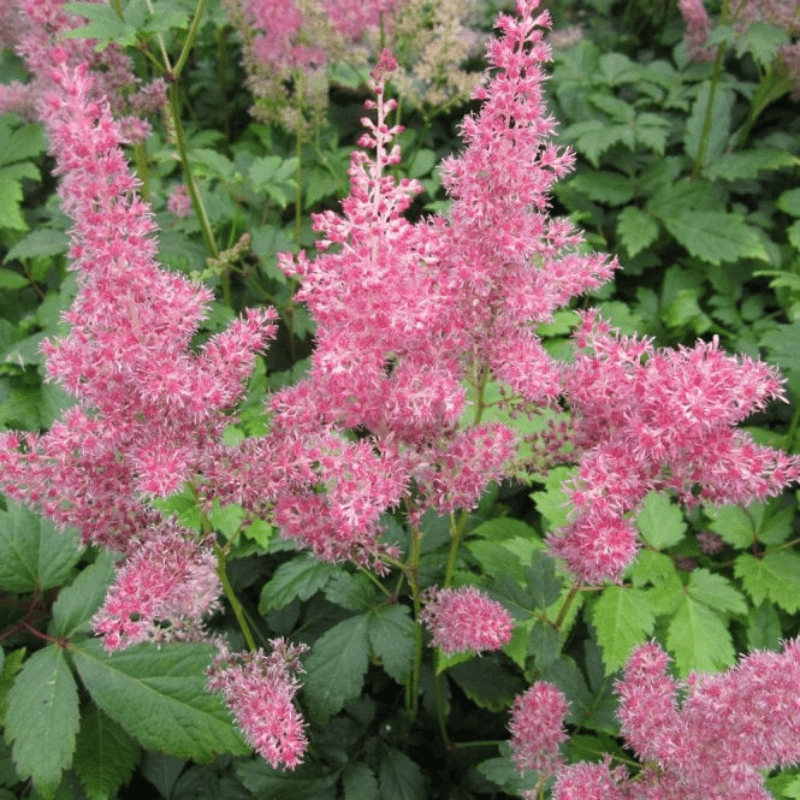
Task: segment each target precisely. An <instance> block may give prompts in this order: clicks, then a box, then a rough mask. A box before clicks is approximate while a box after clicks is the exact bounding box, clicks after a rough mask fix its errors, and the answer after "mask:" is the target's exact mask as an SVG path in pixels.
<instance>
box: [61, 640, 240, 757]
mask: <svg viewBox="0 0 800 800" xmlns="http://www.w3.org/2000/svg"><path fill="white" fill-rule="evenodd" d="M213 653H214V648H213V647H212V646H211V645H206V644H185V643H176V644H167V645H162V647H161V648H160V649H156V648H155V647H153V646H152V645H149V644H143V645H139V646H137V647H132V648H130V649H129V650H126V651H125V652H122V653H115V654H113V655H108V654H107V653H106V652H105V651H104V650H103V648H102V645H101V644H100V642H99V641H97V640H94V639H89V640H87V641H84V642H80V643H79V644H77V643H73V644H72V645H71V647H70V655H71V657H72V660H73V662H74V664H75V667H76V668H77V670H78V673H79V674H80V676H81V679H82V680H83V683H84V684H85V686H86V688H87V690H88V691H89V694H90V695H91V696H92V698H93V699H94V701H95V703H97V705H98V706H99V707H100V708H101V709H102V710H103V711H105V713H106V714H108V716H109V717H111V719H113V720H115V721H116V722H118V723H119V724H120V725H122V727H123V728H124V729H125V730H126V731H127V733H129V734H131V736H134V737H135V738H136V739H138V740H139V742H140V743H141V744H142V745H143V746H144V747H147V748H150V749H152V750H160V751H161V752H164V753H168V754H169V755H173V756H177V757H178V758H187V759H189V758H191V759H194V760H195V761H210V760H211V759H212V758H213V757H214V756H215V755H216V754H219V753H233V754H235V755H246V754H247V753H249V752H250V748H249V747H248V746H247V744H245V742H244V740H243V739H242V737H241V734H239V732H238V731H237V730H236V728H235V727H234V725H233V721H232V719H231V716H230V713H229V712H228V710H227V709H226V708H225V707H224V705H223V703H222V700H220V698H219V697H217V696H216V695H212V694H210V693H209V692H207V691H206V669H207V667H208V665H209V662H210V661H211V657H212V655H213Z"/></svg>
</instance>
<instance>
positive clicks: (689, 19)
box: [678, 0, 717, 61]
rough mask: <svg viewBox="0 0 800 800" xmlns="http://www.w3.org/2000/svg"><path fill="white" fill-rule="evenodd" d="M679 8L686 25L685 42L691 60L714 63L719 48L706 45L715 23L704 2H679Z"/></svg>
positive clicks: (687, 0) (694, 0)
mask: <svg viewBox="0 0 800 800" xmlns="http://www.w3.org/2000/svg"><path fill="white" fill-rule="evenodd" d="M678 8H679V9H680V12H681V16H682V17H683V21H684V23H685V24H686V33H685V36H684V42H685V44H686V52H687V54H688V56H689V58H690V60H692V61H713V60H714V59H715V58H716V55H717V48H716V47H708V46H707V45H706V42H707V41H708V37H709V36H710V34H711V28H712V27H713V22H712V21H711V17H709V15H708V12H707V11H706V9H705V6H704V5H703V0H678Z"/></svg>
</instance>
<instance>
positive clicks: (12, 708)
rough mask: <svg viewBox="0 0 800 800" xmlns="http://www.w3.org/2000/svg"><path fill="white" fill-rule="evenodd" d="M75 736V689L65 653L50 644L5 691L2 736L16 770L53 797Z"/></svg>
mask: <svg viewBox="0 0 800 800" xmlns="http://www.w3.org/2000/svg"><path fill="white" fill-rule="evenodd" d="M77 732H78V687H77V686H76V684H75V679H74V678H73V677H72V672H71V671H70V668H69V665H68V664H67V660H66V658H65V657H64V651H63V650H62V649H61V648H60V647H57V646H55V645H49V646H47V647H45V648H43V649H42V650H39V651H38V652H36V653H34V654H33V655H32V656H31V657H30V658H29V659H28V661H27V662H26V663H25V666H24V667H23V668H22V670H21V671H20V673H19V675H18V676H17V679H16V681H15V682H14V686H13V687H12V688H11V691H10V692H9V693H8V708H7V711H6V736H7V737H8V738H9V739H11V740H13V742H14V747H13V751H12V752H13V757H14V764H15V765H16V768H17V772H18V773H19V775H20V776H21V777H23V778H28V777H30V778H31V779H32V780H33V783H34V786H36V788H37V789H38V790H39V792H41V794H42V795H43V796H44V797H45V798H50V797H53V795H54V794H55V790H56V788H57V787H58V784H59V783H60V782H61V773H62V771H63V770H64V769H66V768H67V767H69V766H70V764H71V763H72V754H73V752H74V750H75V735H76V734H77Z"/></svg>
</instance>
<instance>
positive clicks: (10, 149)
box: [0, 116, 47, 166]
mask: <svg viewBox="0 0 800 800" xmlns="http://www.w3.org/2000/svg"><path fill="white" fill-rule="evenodd" d="M11 119H12V118H11V117H10V116H2V117H0V166H5V165H6V164H13V163H14V162H16V161H26V160H27V159H30V158H35V157H36V156H39V155H41V154H42V153H44V152H45V150H47V137H46V136H45V135H44V127H43V126H42V125H41V124H39V123H35V124H30V125H22V126H20V127H17V128H15V129H14V130H12V124H11V122H10V120H11Z"/></svg>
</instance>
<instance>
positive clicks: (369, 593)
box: [325, 572, 375, 611]
mask: <svg viewBox="0 0 800 800" xmlns="http://www.w3.org/2000/svg"><path fill="white" fill-rule="evenodd" d="M325 597H326V598H327V599H328V600H329V601H330V602H331V603H334V604H335V605H337V606H341V607H342V608H346V609H347V610H348V611H366V610H367V609H368V608H369V607H370V606H371V605H372V604H373V603H374V602H375V587H374V586H373V585H372V584H371V583H370V581H369V578H367V576H366V575H363V574H361V573H359V574H357V575H350V573H348V572H339V573H337V574H336V575H334V576H333V577H332V578H331V579H330V581H328V585H327V586H326V587H325Z"/></svg>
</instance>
